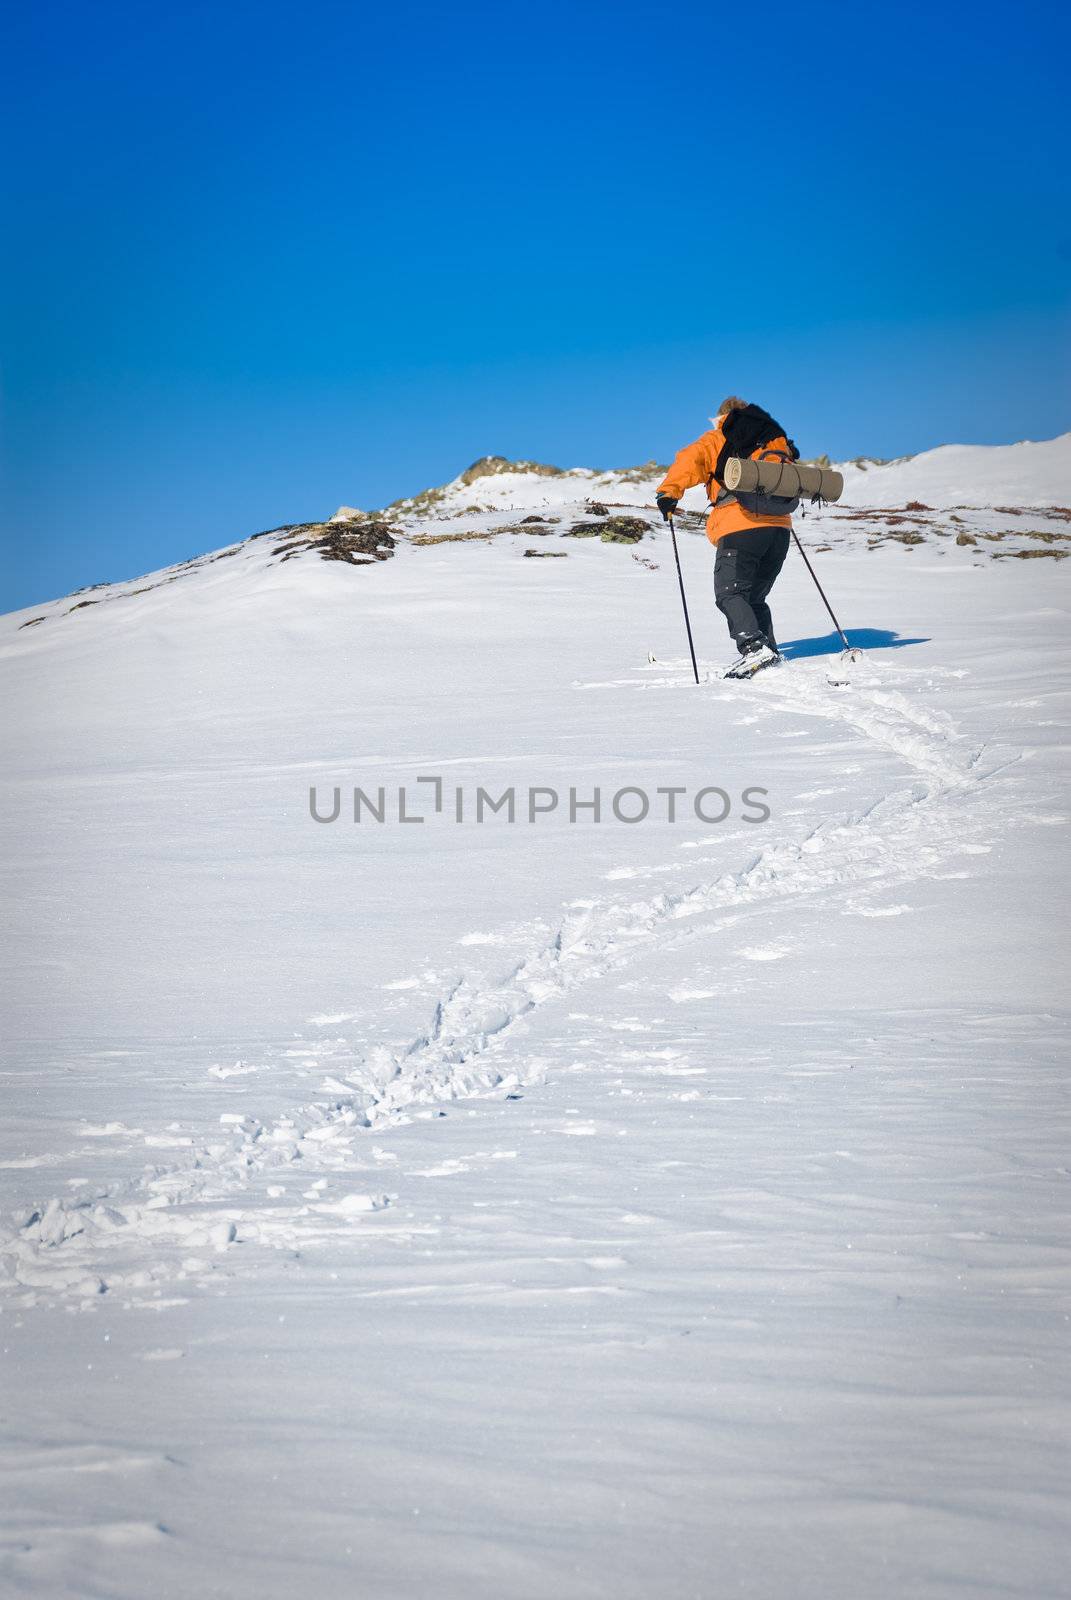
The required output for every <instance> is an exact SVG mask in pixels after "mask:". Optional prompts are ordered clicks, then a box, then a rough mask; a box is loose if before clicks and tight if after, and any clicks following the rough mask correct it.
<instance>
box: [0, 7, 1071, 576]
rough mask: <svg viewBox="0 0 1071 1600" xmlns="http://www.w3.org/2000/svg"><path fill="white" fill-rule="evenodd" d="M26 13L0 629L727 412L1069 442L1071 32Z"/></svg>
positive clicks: (869, 23)
mask: <svg viewBox="0 0 1071 1600" xmlns="http://www.w3.org/2000/svg"><path fill="white" fill-rule="evenodd" d="M21 11H22V13H23V14H22V15H20V16H18V17H16V19H15V20H14V22H13V23H11V24H9V25H8V34H7V44H6V48H5V51H4V54H5V56H6V59H7V74H8V82H7V84H6V85H5V90H4V96H3V106H2V108H0V115H2V118H3V121H4V123H5V125H6V126H5V133H6V138H7V144H8V148H9V149H14V150H15V154H16V160H15V161H14V162H12V163H10V164H9V165H8V167H7V169H6V171H5V174H4V178H3V185H4V188H3V215H4V218H5V221H6V223H7V229H6V232H7V234H8V240H9V243H8V245H7V246H6V247H5V250H4V252H3V257H2V261H0V289H2V303H3V325H2V356H3V369H2V381H3V393H2V406H3V411H2V424H3V439H4V444H3V463H4V481H3V492H4V508H3V518H4V533H5V546H6V547H7V555H6V558H5V585H4V595H3V600H2V602H0V603H2V604H3V605H4V606H5V608H6V607H13V606H18V605H25V604H30V603H32V602H34V601H37V600H41V599H44V598H47V597H49V596H51V595H54V594H58V593H62V592H65V591H68V590H70V589H72V588H74V587H77V586H79V585H81V584H85V583H92V582H96V581H103V580H108V579H114V578H119V577H124V576H130V575H132V574H135V573H138V572H143V571H147V570H149V569H151V568H153V567H155V566H159V565H162V564H164V563H166V562H169V561H172V560H176V559H180V558H183V557H186V556H189V555H192V554H195V553H197V552H200V551H202V550H205V549H210V548H213V547H214V546H218V545H220V544H223V543H227V542H230V541H231V540H233V539H235V538H238V537H241V536H243V535H245V534H248V533H252V532H255V531H257V530H258V529H261V528H264V527H269V526H272V525H275V524H279V523H282V522H287V521H293V520H298V519H311V518H313V517H318V516H323V515H330V513H331V512H332V511H333V510H334V509H335V507H336V506H337V505H338V504H339V503H340V502H342V501H346V502H348V503H350V504H354V505H363V506H376V505H381V504H384V503H385V502H387V501H389V500H391V499H394V498H395V497H397V496H398V495H401V494H405V493H411V492H413V491H415V490H417V489H420V488H423V487H426V486H427V485H428V484H429V483H432V482H438V481H442V480H444V479H447V478H450V477H452V476H453V475H454V474H455V473H456V472H458V471H459V470H460V469H461V468H463V467H465V466H467V465H468V464H469V463H470V462H471V461H472V460H474V459H475V458H476V457H477V456H480V455H483V454H487V453H497V454H503V455H511V456H531V457H535V458H537V459H541V460H547V461H552V462H556V463H557V464H559V465H563V466H569V465H595V466H606V465H624V464H628V463H633V462H636V461H641V460H646V459H649V458H650V457H652V456H653V457H656V458H659V459H665V458H667V457H668V456H669V455H671V453H672V452H673V450H674V449H675V448H676V447H677V446H678V445H679V444H681V443H682V442H684V441H685V440H687V439H690V438H693V437H694V436H695V435H696V434H697V433H698V432H699V431H701V429H702V427H703V426H704V423H705V418H706V416H707V414H708V412H709V410H710V409H711V407H712V406H713V405H714V404H715V403H716V402H717V400H719V399H720V398H721V396H722V395H723V394H724V393H726V392H728V391H730V390H735V391H739V392H741V393H743V394H745V395H748V396H749V397H752V398H755V399H758V400H760V401H761V402H762V403H763V404H765V405H767V406H768V407H769V408H770V409H771V410H772V411H774V412H775V414H776V415H778V416H779V417H780V418H781V419H782V420H783V421H784V422H785V423H786V425H787V426H788V427H789V429H790V431H791V432H792V433H793V434H794V436H795V438H796V439H797V441H798V442H799V444H800V446H801V448H802V449H803V450H804V452H805V453H808V454H810V453H817V452H819V451H822V450H827V451H829V452H830V453H832V454H833V455H834V456H846V455H854V454H859V453H866V454H874V455H881V456H888V455H895V454H900V453H904V452H907V451H914V450H920V449H925V448H928V447H930V446H932V445H935V444H939V443H942V442H946V441H966V442H977V443H1001V442H1007V441H1010V440H1014V439H1017V438H1023V437H1034V438H1042V437H1048V436H1051V435H1053V434H1055V433H1058V432H1062V431H1064V430H1065V429H1067V428H1069V427H1071V384H1069V381H1068V365H1069V364H1068V343H1069V341H1068V332H1069V326H1071V318H1069V314H1068V308H1069V298H1071V297H1069V294H1068V281H1069V277H1071V205H1069V198H1071V196H1069V194H1068V180H1067V176H1066V174H1067V167H1068V163H1067V158H1066V126H1065V124H1064V119H1063V115H1062V113H1061V107H1062V106H1063V105H1065V103H1066V59H1067V47H1068V43H1069V39H1068V33H1069V30H1068V24H1067V22H1066V20H1065V19H1064V14H1063V12H1064V8H1060V10H1058V9H1057V7H1056V6H1055V5H1037V4H1031V3H1027V4H1025V5H1019V6H1017V7H1016V8H1014V10H1013V11H1011V12H1009V11H1008V10H1007V9H1006V8H1001V9H1000V10H998V9H997V8H996V7H995V6H992V5H987V4H986V3H985V0H983V3H982V4H981V5H980V6H979V5H973V6H970V7H968V6H966V5H955V6H952V5H945V4H941V3H938V4H937V5H929V6H925V7H923V6H914V5H910V4H908V5H901V6H897V7H895V8H888V9H887V10H885V11H879V12H873V11H869V10H867V9H866V8H864V7H860V6H858V5H857V4H852V5H851V6H848V5H843V6H841V5H819V6H814V7H811V8H805V7H800V6H798V5H797V6H787V5H781V4H780V3H778V0H770V3H764V4H763V5H761V6H758V7H756V8H755V10H754V12H753V14H752V16H751V17H750V18H749V15H748V12H747V10H746V8H743V7H740V6H736V7H733V8H730V10H728V11H725V10H721V9H719V8H718V7H717V6H716V5H713V4H704V5H693V4H689V3H685V4H681V5H677V6H675V7H668V8H667V7H662V6H657V7H656V6H653V5H650V6H649V5H629V4H627V3H624V4H622V3H618V4H613V5H610V4H596V5H593V4H584V3H580V4H577V5H564V4H558V3H552V4H549V5H547V4H544V5H540V6H530V7H512V6H508V5H498V6H495V7H490V6H482V5H481V6H472V5H465V4H464V3H459V4H456V5H454V6H451V7H440V6H425V5H417V4H413V3H411V0H396V3H394V4H392V5H390V6H389V7H383V8H382V9H379V8H375V9H373V8H368V7H364V6H361V5H355V4H353V3H348V4H341V3H340V4H331V3H324V0H308V3H306V4H305V5H303V6H284V5H281V4H275V3H273V0H259V3H257V4H228V3H226V0H224V3H222V4H220V3H213V4H203V3H198V0H193V3H190V0H184V3H183V4H181V5H172V4H167V3H166V0H165V3H163V4H156V5H153V6H146V5H144V4H137V5H134V4H119V3H110V0H104V3H102V4H99V5H94V6H89V5H88V4H80V5H77V6H76V5H63V4H55V3H49V0H39V3H37V4H35V5H34V6H33V7H23V8H21ZM1061 152H1062V153H1061Z"/></svg>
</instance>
